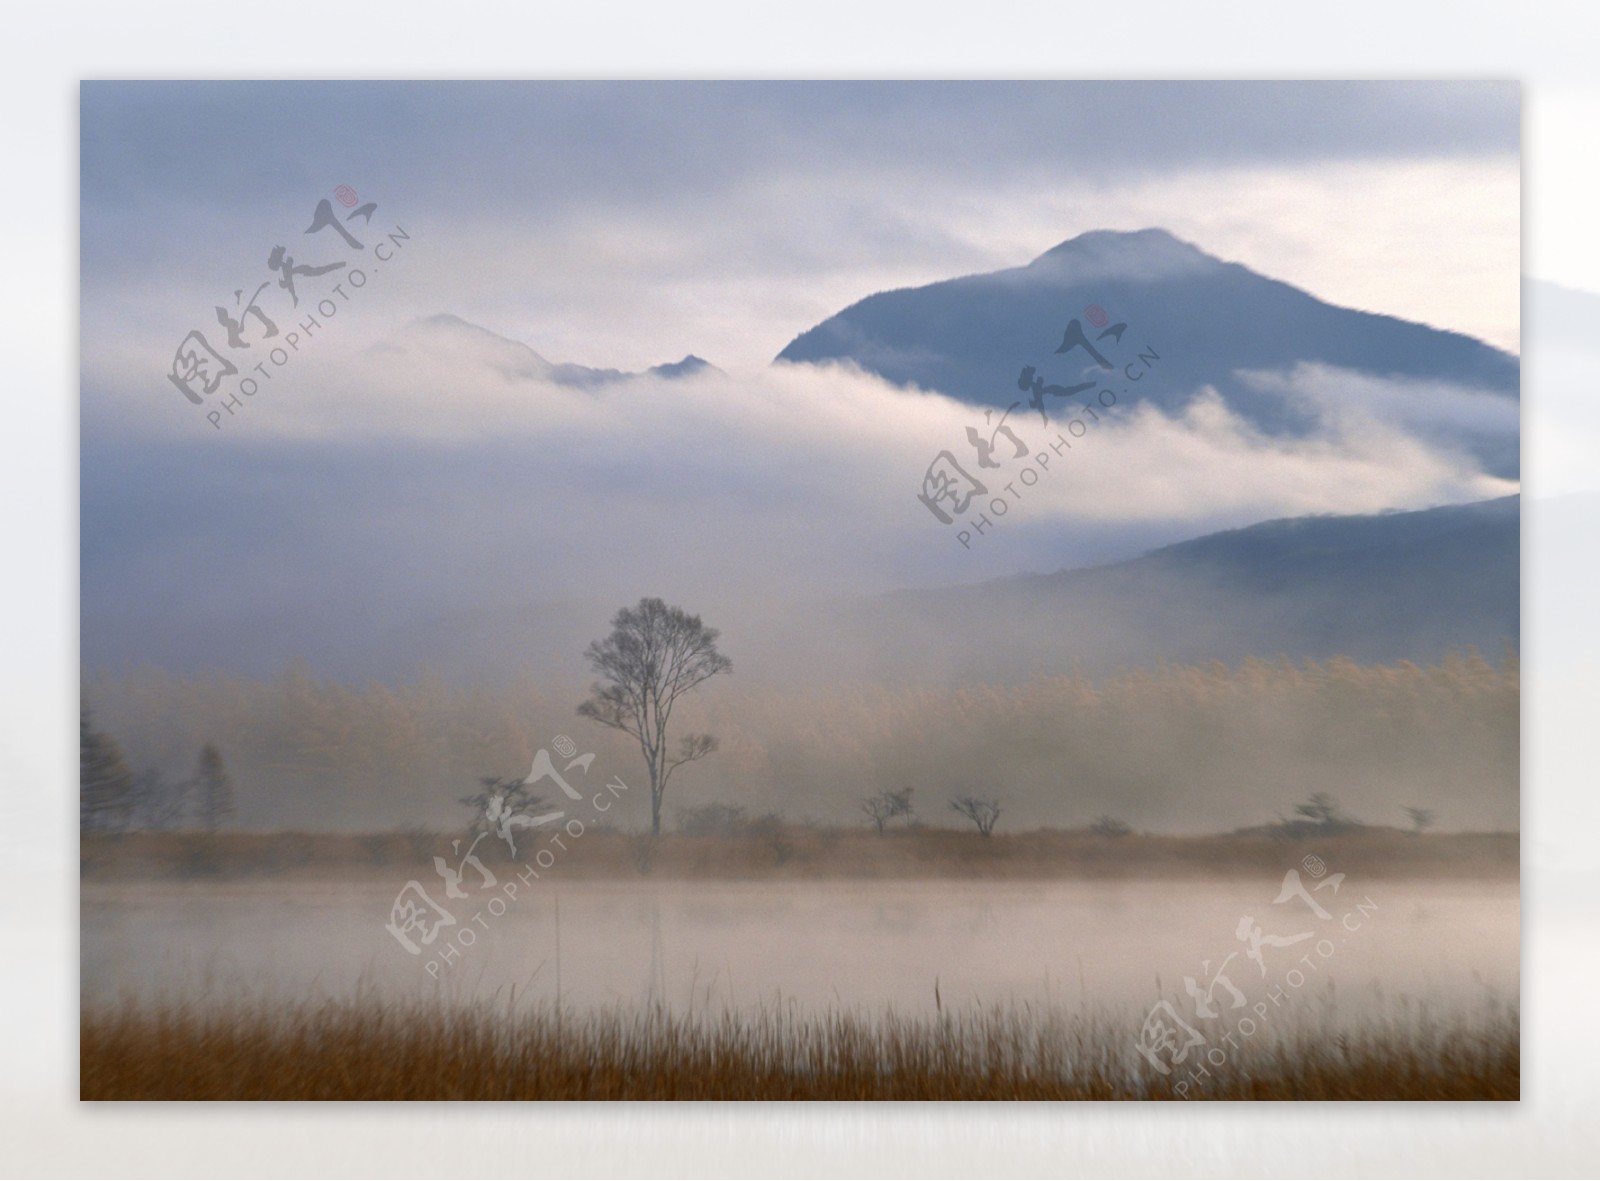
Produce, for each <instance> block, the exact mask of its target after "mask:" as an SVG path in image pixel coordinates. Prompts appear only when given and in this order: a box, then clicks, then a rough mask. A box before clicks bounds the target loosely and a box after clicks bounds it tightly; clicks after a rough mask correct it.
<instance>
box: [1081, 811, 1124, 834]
mask: <svg viewBox="0 0 1600 1181" xmlns="http://www.w3.org/2000/svg"><path fill="white" fill-rule="evenodd" d="M1089 829H1090V831H1092V832H1093V833H1094V834H1095V835H1096V836H1100V837H1125V836H1127V835H1128V834H1129V833H1131V832H1132V831H1133V829H1132V828H1130V827H1128V822H1127V821H1126V820H1121V819H1118V818H1117V817H1115V816H1112V815H1110V814H1109V813H1107V814H1106V815H1104V816H1102V817H1100V819H1098V820H1096V821H1095V822H1094V823H1093V824H1091V825H1090V826H1089Z"/></svg>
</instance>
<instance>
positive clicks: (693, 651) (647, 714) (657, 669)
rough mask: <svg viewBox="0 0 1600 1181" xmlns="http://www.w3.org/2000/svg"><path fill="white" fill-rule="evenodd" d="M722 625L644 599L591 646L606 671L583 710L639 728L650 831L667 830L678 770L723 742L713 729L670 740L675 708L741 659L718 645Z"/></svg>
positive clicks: (597, 667) (627, 730)
mask: <svg viewBox="0 0 1600 1181" xmlns="http://www.w3.org/2000/svg"><path fill="white" fill-rule="evenodd" d="M720 634H721V633H719V632H718V631H717V629H716V628H712V627H707V626H706V625H705V624H703V623H702V622H701V621H700V617H699V616H698V615H690V614H688V613H687V612H685V611H683V610H681V609H680V608H677V607H669V606H667V604H666V603H664V602H662V601H661V600H660V599H640V600H639V605H638V606H637V607H624V608H623V609H622V610H620V611H618V612H617V614H616V617H615V618H614V619H612V621H611V634H610V635H609V636H607V637H606V638H605V639H603V640H596V641H594V643H592V644H590V645H589V647H588V649H587V650H586V651H585V652H584V656H585V658H586V659H587V660H588V661H589V666H590V667H591V668H593V669H594V671H595V672H596V673H597V674H598V675H599V676H600V678H601V679H600V680H599V681H597V682H596V683H595V685H594V687H593V688H592V689H591V690H590V693H589V699H588V700H587V701H585V702H584V703H583V704H582V705H580V706H578V713H579V714H580V715H581V716H583V717H586V718H589V719H591V720H592V721H596V722H599V723H600V724H601V725H602V726H610V727H611V728H612V729H613V730H621V731H622V732H623V733H624V734H631V735H632V736H633V737H634V738H635V739H636V740H637V741H638V743H639V753H640V754H642V755H643V756H644V761H645V767H646V769H647V770H648V772H649V775H650V835H651V836H659V835H660V834H661V801H662V798H663V797H664V796H665V795H666V792H667V782H668V780H670V779H671V777H672V773H673V772H674V771H675V770H677V769H678V768H679V767H681V766H683V764H685V763H692V762H694V761H695V760H697V759H703V758H704V757H705V756H706V755H708V754H710V753H711V752H712V751H714V750H716V749H717V740H716V739H715V738H713V737H711V735H709V734H686V735H684V736H683V737H682V738H681V739H680V740H679V744H678V751H677V754H676V755H674V754H673V753H672V750H671V747H670V746H669V745H668V742H667V727H668V725H669V724H670V722H671V720H672V707H673V706H674V705H675V704H676V703H677V700H678V698H679V697H681V696H682V695H683V694H685V693H687V692H689V691H690V690H691V689H694V688H695V687H696V686H698V685H700V684H702V683H703V682H705V681H707V680H709V679H710V678H712V677H714V676H716V675H717V674H718V673H726V672H732V671H733V662H732V661H731V660H729V659H728V658H727V657H726V656H724V655H722V653H720V652H718V651H717V637H718V636H719V635H720Z"/></svg>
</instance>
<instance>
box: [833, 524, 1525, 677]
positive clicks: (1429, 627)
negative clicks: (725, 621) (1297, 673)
mask: <svg viewBox="0 0 1600 1181" xmlns="http://www.w3.org/2000/svg"><path fill="white" fill-rule="evenodd" d="M1520 509H1521V498H1520V497H1518V496H1509V497H1503V498H1500V499H1496V500H1488V501H1481V502H1478V503H1476V504H1464V505H1451V506H1446V507H1442V508H1433V509H1423V510H1418V511H1414V512H1395V513H1380V514H1376V515H1363V516H1316V517H1296V518H1288V519H1284V520H1276V521H1266V522H1262V523H1261V524H1257V525H1252V526H1249V527H1247V528H1243V529H1233V530H1228V531H1226V532H1222V533H1213V534H1209V535H1207V536H1204V537H1199V538H1196V539H1194V540H1192V541H1185V542H1180V543H1178V544H1176V545H1169V546H1164V547H1162V548H1160V549H1156V550H1153V551H1151V552H1150V553H1148V554H1145V555H1143V556H1141V557H1138V558H1134V559H1131V560H1129V561H1126V562H1118V563H1115V564H1113V565H1109V566H1098V567H1091V568H1086V569H1077V570H1062V571H1057V572H1056V573H1053V574H1028V575H1019V576H1015V577H1011V578H1004V579H999V580H996V581H992V582H986V583H982V584H979V585H976V586H969V587H959V588H946V589H928V590H908V591H902V592H898V593H896V594H893V595H890V596H886V597H885V598H883V599H880V600H877V601H874V602H869V603H863V604H859V605H857V606H856V607H855V608H854V609H853V610H852V611H851V612H850V618H851V621H852V623H853V625H854V628H855V629H860V630H861V631H863V632H864V633H866V634H870V635H872V636H873V637H874V645H875V651H876V653H877V655H876V657H875V671H876V672H877V673H878V674H879V675H881V676H883V677H885V678H887V679H900V678H903V677H908V678H913V679H914V678H917V677H919V676H925V675H927V673H926V670H927V668H928V667H935V666H936V667H938V668H939V669H940V670H942V675H945V676H948V677H950V679H952V680H954V681H956V682H965V681H974V680H975V681H1015V680H1019V679H1026V678H1028V677H1031V676H1041V675H1060V674H1063V673H1066V672H1069V671H1071V670H1073V669H1074V668H1079V669H1082V670H1083V671H1085V672H1090V673H1103V672H1108V671H1113V670H1115V669H1118V668H1136V667H1141V666H1149V665H1152V664H1155V663H1158V662H1162V661H1167V662H1182V663H1200V662H1204V661H1210V660H1221V661H1224V662H1227V663H1236V662H1238V661H1240V660H1242V659H1244V658H1245V657H1250V656H1254V657H1258V658H1262V659H1273V658H1275V657H1277V656H1279V655H1285V656H1288V657H1290V658H1291V659H1296V660H1299V659H1307V658H1310V659H1326V658H1329V657H1333V656H1346V657H1349V658H1351V659H1353V660H1358V661H1373V662H1382V663H1393V662H1395V661H1399V660H1412V661H1415V662H1417V663H1430V662H1434V661H1437V660H1440V659H1442V658H1444V657H1445V656H1446V655H1447V654H1448V653H1449V652H1450V651H1451V650H1457V651H1459V650H1464V649H1465V648H1467V647H1469V646H1473V647H1477V648H1478V649H1480V650H1481V651H1482V652H1483V653H1484V654H1485V655H1486V656H1488V657H1491V658H1497V657H1498V656H1499V654H1500V650H1501V647H1502V645H1504V644H1506V643H1508V642H1509V643H1510V644H1512V645H1513V646H1516V645H1518V644H1519V642H1520V639H1519V638H1520V631H1521V622H1520V620H1521V573H1520V571H1521V567H1520V554H1521V524H1520ZM853 630H854V629H853ZM929 645H932V648H933V651H932V652H930V654H929V655H930V659H931V661H932V662H933V663H932V664H931V665H930V664H928V663H926V662H924V661H922V660H921V659H919V652H920V651H922V650H925V649H927V648H928V646H929Z"/></svg>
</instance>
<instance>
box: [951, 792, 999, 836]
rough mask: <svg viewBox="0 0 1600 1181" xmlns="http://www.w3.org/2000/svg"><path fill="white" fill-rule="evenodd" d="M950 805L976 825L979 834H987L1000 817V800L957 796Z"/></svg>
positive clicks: (992, 829)
mask: <svg viewBox="0 0 1600 1181" xmlns="http://www.w3.org/2000/svg"><path fill="white" fill-rule="evenodd" d="M950 807H951V808H952V809H953V810H955V811H957V812H959V813H961V815H963V816H965V817H966V818H967V819H968V820H970V821H972V823H973V824H975V825H977V826H978V835H979V836H985V837H986V836H988V835H989V834H990V833H992V832H993V831H994V826H995V823H996V822H997V821H998V820H999V819H1000V801H999V800H982V799H979V798H977V797H976V796H957V797H956V798H955V799H953V800H951V801H950Z"/></svg>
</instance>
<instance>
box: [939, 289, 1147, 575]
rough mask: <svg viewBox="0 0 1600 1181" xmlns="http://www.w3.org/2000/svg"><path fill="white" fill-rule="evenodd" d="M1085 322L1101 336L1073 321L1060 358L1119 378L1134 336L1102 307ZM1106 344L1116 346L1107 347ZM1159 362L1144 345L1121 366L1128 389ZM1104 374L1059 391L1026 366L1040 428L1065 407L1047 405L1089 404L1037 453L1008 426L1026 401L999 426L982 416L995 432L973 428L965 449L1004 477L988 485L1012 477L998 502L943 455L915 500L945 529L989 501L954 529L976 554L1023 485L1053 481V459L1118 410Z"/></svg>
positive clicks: (990, 414)
mask: <svg viewBox="0 0 1600 1181" xmlns="http://www.w3.org/2000/svg"><path fill="white" fill-rule="evenodd" d="M1083 318H1084V319H1085V320H1088V321H1089V324H1090V326H1091V327H1092V328H1094V329H1096V330H1097V332H1096V335H1095V336H1094V337H1093V339H1090V336H1089V333H1088V332H1086V331H1085V330H1084V327H1083V321H1082V320H1077V319H1074V320H1072V321H1071V322H1070V323H1069V324H1068V325H1067V328H1066V331H1065V332H1064V333H1063V334H1062V338H1061V344H1060V345H1059V346H1058V347H1057V348H1056V351H1055V355H1057V356H1069V355H1071V354H1072V353H1074V352H1076V351H1077V350H1079V349H1082V350H1083V352H1084V354H1085V355H1086V356H1087V357H1088V358H1089V359H1090V360H1092V361H1093V362H1094V365H1095V366H1096V367H1097V368H1098V369H1100V370H1102V371H1104V372H1114V371H1115V370H1116V365H1115V364H1114V363H1113V362H1112V359H1111V357H1110V356H1109V355H1108V354H1110V353H1111V352H1112V351H1114V350H1115V349H1119V348H1120V347H1121V345H1122V336H1123V333H1125V332H1126V331H1127V330H1128V325H1127V324H1126V323H1125V322H1121V323H1117V324H1112V323H1111V316H1110V314H1109V313H1108V312H1107V311H1106V310H1105V309H1104V308H1103V307H1101V306H1100V305H1099V304H1090V305H1089V306H1088V307H1086V308H1084V310H1083ZM1108 341H1109V342H1110V343H1107V342H1108ZM1159 360H1161V355H1160V354H1159V353H1157V352H1156V350H1155V348H1154V346H1152V345H1146V346H1145V347H1144V350H1143V351H1142V352H1139V353H1137V354H1136V355H1135V358H1134V360H1132V361H1129V362H1127V363H1126V364H1124V365H1123V366H1122V377H1123V379H1124V380H1126V381H1129V382H1136V381H1142V380H1143V379H1144V377H1145V374H1146V373H1148V372H1149V370H1150V368H1151V367H1152V366H1154V365H1155V363H1156V362H1157V361H1159ZM1086 367H1087V366H1085V367H1083V368H1080V369H1079V370H1078V376H1080V377H1081V376H1082V374H1083V371H1084V368H1086ZM1104 372H1102V373H1101V374H1097V375H1096V376H1094V377H1092V378H1090V379H1089V380H1087V381H1076V382H1074V383H1072V384H1069V385H1056V384H1054V383H1047V382H1046V381H1045V379H1044V378H1043V377H1042V376H1040V374H1039V371H1038V369H1037V368H1036V367H1035V366H1033V365H1025V366H1023V368H1022V372H1021V374H1020V375H1019V376H1018V377H1017V388H1018V389H1019V390H1021V391H1022V392H1023V393H1025V394H1027V395H1028V406H1029V407H1030V408H1031V409H1033V410H1035V411H1037V412H1038V414H1039V420H1040V425H1041V426H1042V427H1048V426H1049V425H1050V415H1049V408H1056V409H1058V411H1059V410H1060V408H1059V407H1054V406H1053V403H1047V402H1046V401H1045V399H1047V398H1051V399H1068V400H1070V399H1074V398H1079V397H1081V398H1083V402H1082V404H1081V405H1074V406H1073V407H1072V410H1073V411H1074V413H1073V416H1072V417H1071V418H1069V419H1067V420H1066V421H1065V423H1063V426H1064V427H1065V433H1061V432H1059V431H1058V432H1057V434H1056V437H1055V440H1054V441H1047V442H1046V443H1045V445H1044V447H1042V448H1040V449H1039V450H1038V451H1035V450H1034V449H1033V447H1032V446H1031V445H1030V444H1029V443H1027V442H1026V441H1024V440H1023V439H1022V438H1021V437H1020V436H1019V435H1018V434H1017V432H1016V430H1015V428H1013V427H1012V426H1011V424H1010V423H1009V422H1008V421H1007V420H1008V419H1009V418H1010V417H1011V412H1012V411H1014V410H1017V409H1019V408H1020V407H1021V406H1022V401H1021V399H1018V400H1017V401H1015V402H1012V403H1011V405H1010V406H1008V407H1006V410H1005V413H1003V414H1001V415H1000V420H999V421H998V422H993V419H994V413H995V412H994V411H993V410H986V411H984V415H983V422H984V426H985V427H989V428H990V429H989V430H988V431H987V433H985V432H984V431H982V430H980V429H979V428H978V427H974V426H969V427H968V428H967V443H968V445H969V446H970V447H971V448H972V451H973V453H974V454H975V456H976V464H977V468H978V470H979V472H983V471H985V470H991V471H994V472H998V473H1000V474H999V475H992V476H990V477H988V479H989V480H990V481H998V480H1000V479H1002V478H1005V477H1007V476H1009V478H1008V479H1006V482H1005V483H1004V484H999V485H997V486H996V488H995V489H994V492H995V495H993V496H990V485H989V483H987V482H985V481H984V480H983V479H980V478H979V477H978V476H974V475H973V474H972V473H971V472H969V471H968V470H967V469H966V468H964V467H962V466H961V463H960V462H959V461H958V460H957V459H956V456H955V453H954V452H953V451H949V450H946V451H941V452H939V454H938V455H936V456H934V459H933V462H932V463H930V464H929V465H928V470H927V471H926V472H925V473H924V474H923V477H922V489H921V491H919V492H918V493H917V499H918V500H920V501H921V502H922V503H923V504H924V505H925V506H927V509H928V511H929V512H931V513H932V514H933V515H934V517H935V518H936V519H937V520H938V521H939V523H940V524H943V525H955V524H956V518H958V517H962V516H965V515H966V514H967V511H968V510H969V509H970V508H971V507H972V505H973V504H974V502H977V501H979V498H981V497H989V501H988V504H987V505H986V506H985V505H983V504H981V503H980V504H979V508H978V512H977V515H976V516H974V517H972V518H971V519H970V520H969V521H965V522H963V524H965V525H968V526H969V527H968V528H964V529H958V530H956V534H955V538H956V540H957V541H959V542H960V543H961V546H962V548H963V549H968V550H970V549H971V548H972V542H973V540H974V534H976V535H977V536H978V537H982V536H985V535H986V533H987V531H988V530H990V529H992V528H994V524H995V520H994V518H999V517H1003V516H1005V515H1006V514H1007V513H1008V512H1010V511H1011V505H1012V504H1013V503H1015V502H1018V501H1020V500H1021V499H1022V497H1023V495H1024V494H1023V492H1022V491H1020V490H1019V489H1018V485H1019V484H1020V485H1021V486H1022V488H1024V489H1026V488H1032V487H1033V486H1034V485H1036V484H1037V483H1038V482H1039V481H1040V479H1041V478H1043V477H1044V476H1045V475H1048V474H1049V471H1050V463H1051V461H1052V459H1062V458H1064V457H1065V455H1066V453H1067V452H1068V451H1070V450H1072V440H1073V439H1082V438H1084V437H1085V436H1086V435H1087V434H1088V433H1089V430H1090V428H1091V427H1094V426H1096V425H1098V424H1099V423H1100V422H1101V421H1102V415H1101V414H1100V411H1101V410H1110V409H1111V408H1112V407H1114V406H1115V405H1116V404H1117V398H1118V391H1117V390H1113V389H1111V388H1110V387H1109V386H1106V385H1103V384H1102V382H1103V381H1104V380H1105V378H1104ZM1097 386H1098V387H1099V389H1098V390H1097V389H1096V387H1097ZM1120 392H1121V393H1122V394H1126V393H1127V392H1128V390H1127V388H1126V387H1124V388H1123V389H1122V390H1121V391H1120ZM1096 407H1099V409H1098V410H1097V409H1096ZM991 423H992V426H991ZM1002 436H1003V437H1004V438H1005V440H1006V444H1005V446H1004V447H1003V446H1002V444H1001V443H1000V442H999V440H1000V439H1001V437H1002ZM1069 436H1070V437H1069ZM1004 449H1009V451H1010V454H1009V455H1003V456H1002V457H1001V458H1000V459H996V458H995V452H996V451H998V450H1004ZM969 462H971V461H970V460H969ZM1008 465H1009V466H1011V467H1013V468H1014V469H1015V470H1014V472H1007V471H1006V470H1005V469H1006V468H1007V467H1008ZM1000 493H1004V495H1000ZM985 509H987V511H985ZM989 513H993V514H994V518H991V517H990V516H989Z"/></svg>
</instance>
